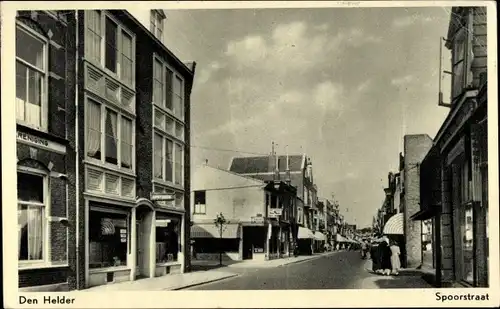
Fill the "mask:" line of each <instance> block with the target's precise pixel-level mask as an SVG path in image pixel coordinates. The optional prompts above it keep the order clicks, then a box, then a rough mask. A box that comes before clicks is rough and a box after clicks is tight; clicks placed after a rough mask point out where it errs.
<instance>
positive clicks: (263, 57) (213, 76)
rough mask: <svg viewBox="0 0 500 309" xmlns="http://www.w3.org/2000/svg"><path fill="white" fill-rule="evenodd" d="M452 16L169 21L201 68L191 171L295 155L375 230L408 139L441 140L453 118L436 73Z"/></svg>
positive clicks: (203, 16)
mask: <svg viewBox="0 0 500 309" xmlns="http://www.w3.org/2000/svg"><path fill="white" fill-rule="evenodd" d="M449 12H450V9H449V8H438V7H435V8H414V9H406V8H362V9H358V8H356V9H349V8H323V9H260V10H253V9H245V10H179V11H169V12H168V21H167V25H168V26H167V27H168V29H167V31H166V36H167V41H166V42H167V46H168V47H169V48H170V49H171V50H172V51H173V52H174V53H176V54H177V55H178V56H179V58H181V59H182V60H195V61H196V62H197V63H198V66H197V68H196V77H195V85H194V89H193V93H192V123H191V127H192V144H193V146H194V147H193V148H192V155H193V162H192V163H193V164H199V163H201V162H203V161H204V160H205V159H208V160H209V163H210V164H212V165H219V166H220V167H224V168H227V167H228V165H229V162H230V159H231V157H232V156H242V155H251V153H256V154H268V153H269V152H270V151H271V142H272V141H275V142H276V143H278V147H277V150H278V152H279V153H284V152H285V147H284V146H285V145H288V150H289V152H290V153H304V152H305V153H307V155H309V156H310V157H311V158H312V163H313V172H314V177H315V181H316V183H317V185H318V188H319V196H320V197H325V198H330V197H331V196H332V194H335V197H336V199H337V200H338V201H339V202H340V205H341V209H342V211H343V212H344V213H345V216H346V218H347V220H348V221H349V222H351V223H356V224H358V226H361V227H364V226H369V225H371V218H372V216H373V215H374V214H375V212H376V209H377V208H379V207H380V206H381V204H382V201H383V198H384V193H383V190H382V189H383V187H384V186H386V185H387V173H388V172H389V171H390V170H395V169H396V168H397V166H398V153H399V152H400V151H401V150H402V137H403V134H405V133H406V134H420V133H425V134H429V135H430V136H431V137H432V138H434V136H435V134H436V132H437V130H438V129H439V126H440V125H441V123H442V121H443V120H444V118H445V116H446V113H447V111H448V110H447V109H446V108H443V107H438V106H437V98H438V75H437V74H438V71H439V39H440V36H445V35H446V32H447V29H448V22H449V17H450V15H449ZM198 147H209V148H216V149H227V150H237V151H243V152H248V154H246V153H235V152H229V151H222V150H214V149H203V148H198ZM347 208H348V209H349V210H348V212H347V211H346V209H347ZM354 219H355V220H354Z"/></svg>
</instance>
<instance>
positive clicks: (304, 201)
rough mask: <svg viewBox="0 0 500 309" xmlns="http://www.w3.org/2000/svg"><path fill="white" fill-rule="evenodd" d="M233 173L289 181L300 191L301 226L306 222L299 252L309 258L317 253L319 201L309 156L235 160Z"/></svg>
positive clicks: (299, 229) (299, 231) (301, 228)
mask: <svg viewBox="0 0 500 309" xmlns="http://www.w3.org/2000/svg"><path fill="white" fill-rule="evenodd" d="M229 170H230V171H231V172H234V173H237V174H241V175H245V176H249V177H252V178H256V179H260V180H264V181H271V180H286V179H288V178H289V179H290V183H291V185H292V186H294V187H296V188H297V199H298V201H297V205H298V208H297V209H298V217H299V219H298V221H297V222H303V224H302V225H300V226H298V227H297V238H298V244H297V245H298V249H299V252H302V253H307V254H312V253H313V252H314V241H315V237H314V233H313V230H314V227H313V224H314V211H315V209H316V204H317V200H318V198H317V187H316V185H315V184H314V178H313V168H312V162H311V159H310V158H309V157H308V156H306V155H305V154H303V155H289V156H281V155H276V154H274V153H271V154H270V155H269V156H261V157H235V158H233V159H232V160H231V163H230V167H229ZM287 175H289V177H288V176H287ZM302 218H303V219H302Z"/></svg>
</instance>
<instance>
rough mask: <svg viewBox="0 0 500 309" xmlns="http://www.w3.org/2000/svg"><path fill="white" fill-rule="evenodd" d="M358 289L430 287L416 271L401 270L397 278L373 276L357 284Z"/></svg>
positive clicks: (420, 273) (420, 272) (419, 272)
mask: <svg viewBox="0 0 500 309" xmlns="http://www.w3.org/2000/svg"><path fill="white" fill-rule="evenodd" d="M359 288H360V289H415V288H418V289H431V288H433V286H432V285H430V284H429V283H427V282H426V281H425V280H424V279H423V278H422V271H420V270H418V269H414V268H413V269H401V270H400V271H399V275H397V276H383V275H378V274H373V273H371V272H370V276H369V277H367V278H364V279H362V280H361V282H360V283H359Z"/></svg>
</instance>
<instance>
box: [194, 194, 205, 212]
mask: <svg viewBox="0 0 500 309" xmlns="http://www.w3.org/2000/svg"><path fill="white" fill-rule="evenodd" d="M194 213H195V214H206V213H207V205H206V191H194Z"/></svg>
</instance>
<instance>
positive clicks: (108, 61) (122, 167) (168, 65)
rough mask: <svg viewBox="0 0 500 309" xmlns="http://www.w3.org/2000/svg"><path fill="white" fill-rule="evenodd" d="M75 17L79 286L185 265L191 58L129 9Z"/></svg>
mask: <svg viewBox="0 0 500 309" xmlns="http://www.w3.org/2000/svg"><path fill="white" fill-rule="evenodd" d="M157 12H158V11H157V10H153V11H151V14H152V16H153V15H154V16H157ZM152 18H153V17H152ZM77 19H78V25H77V27H78V31H77V32H78V42H79V44H78V75H77V76H78V80H79V83H78V102H77V106H78V110H77V116H76V119H77V120H78V123H77V128H78V141H79V143H78V158H79V160H78V162H79V164H78V170H77V172H78V181H79V192H78V193H79V194H78V200H77V204H78V205H79V206H78V211H79V213H80V217H79V219H80V221H79V222H80V223H81V224H80V225H79V229H80V230H79V232H80V233H79V235H80V238H79V239H78V241H79V247H78V252H80V253H79V264H78V266H79V273H80V277H79V282H78V288H85V287H90V286H95V285H102V284H109V283H114V282H121V281H129V280H135V279H137V278H141V277H155V276H162V275H166V274H170V273H179V272H184V271H186V270H189V260H190V259H189V250H187V248H189V246H185V244H186V242H187V240H188V239H189V224H187V223H186V222H188V223H189V222H190V218H189V211H187V210H188V209H189V198H190V196H189V191H190V186H189V183H190V179H189V175H190V168H189V161H190V151H189V136H190V126H189V124H190V117H189V115H190V108H189V106H190V93H191V87H192V82H193V77H194V64H193V63H189V64H184V63H183V62H181V61H180V60H179V59H178V58H177V57H176V56H175V55H173V54H172V53H171V52H170V51H169V50H168V49H167V48H166V47H165V45H164V44H163V43H162V42H161V40H160V39H159V38H157V37H155V35H154V34H153V30H155V29H156V28H154V29H153V26H154V27H157V23H155V24H152V25H151V27H152V29H150V30H148V29H147V28H146V27H145V26H144V25H143V24H142V23H140V22H139V21H137V19H135V18H134V16H133V15H131V14H130V13H129V12H127V11H124V10H113V11H105V10H86V11H78V12H77ZM156 30H157V29H156ZM156 30H155V31H156ZM156 32H157V31H156ZM156 32H155V33H156Z"/></svg>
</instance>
